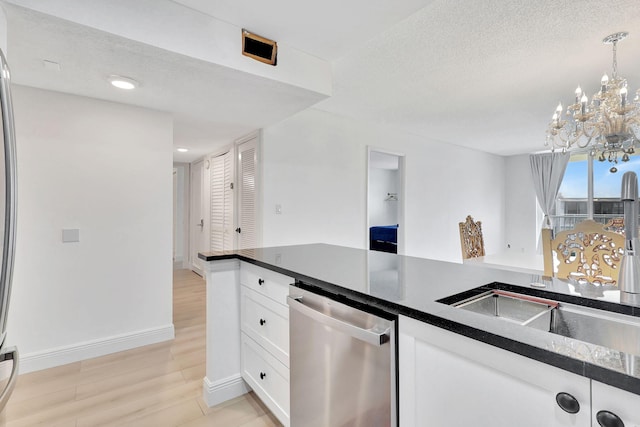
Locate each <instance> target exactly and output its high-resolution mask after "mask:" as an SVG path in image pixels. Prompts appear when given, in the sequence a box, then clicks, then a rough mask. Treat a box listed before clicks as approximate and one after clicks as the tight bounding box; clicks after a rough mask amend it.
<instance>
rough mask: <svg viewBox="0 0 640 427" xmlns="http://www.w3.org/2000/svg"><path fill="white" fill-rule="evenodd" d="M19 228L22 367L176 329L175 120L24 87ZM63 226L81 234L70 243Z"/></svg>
mask: <svg viewBox="0 0 640 427" xmlns="http://www.w3.org/2000/svg"><path fill="white" fill-rule="evenodd" d="M13 96H14V109H15V120H16V135H17V154H18V229H17V247H16V251H17V252H16V262H15V275H14V281H13V291H12V295H11V305H10V311H9V321H8V338H7V339H8V342H9V343H10V344H12V345H17V346H18V348H19V350H20V352H21V356H22V362H21V363H22V368H23V369H22V371H23V372H25V371H28V370H32V369H39V368H44V367H46V366H51V365H55V364H60V363H68V362H70V361H73V360H74V359H76V360H77V359H81V358H84V357H90V356H96V355H99V354H104V353H107V352H112V351H118V350H121V349H123V348H129V347H132V346H137V345H141V344H146V343H149V342H154V341H159V340H165V339H170V338H171V337H172V336H173V325H172V273H171V271H172V268H171V267H172V266H171V253H172V248H171V237H172V231H171V230H172V218H171V216H172V133H173V130H172V120H171V117H170V116H169V115H168V114H166V113H160V112H155V111H151V110H145V109H141V108H137V107H130V106H125V105H122V104H116V103H111V102H104V101H99V100H94V99H89V98H84V97H78V96H73V95H66V94H61V93H57V92H49V91H44V90H39V89H33V88H27V87H22V86H14V87H13ZM63 228H78V229H80V242H78V243H62V241H61V233H62V229H63Z"/></svg>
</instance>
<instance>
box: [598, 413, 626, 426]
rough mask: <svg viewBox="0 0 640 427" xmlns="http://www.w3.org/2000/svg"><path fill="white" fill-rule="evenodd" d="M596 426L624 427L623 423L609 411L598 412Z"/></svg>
mask: <svg viewBox="0 0 640 427" xmlns="http://www.w3.org/2000/svg"><path fill="white" fill-rule="evenodd" d="M596 420H598V424H600V425H601V426H602V427H624V423H623V422H622V420H621V419H620V417H619V416H617V415H616V414H614V413H613V412H609V411H600V412H598V414H597V415H596Z"/></svg>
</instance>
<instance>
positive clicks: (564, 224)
mask: <svg viewBox="0 0 640 427" xmlns="http://www.w3.org/2000/svg"><path fill="white" fill-rule="evenodd" d="M622 216H623V215H622V214H594V215H593V220H594V221H596V222H600V223H602V224H606V223H607V222H609V220H611V219H613V218H621V217H622ZM585 219H587V215H586V214H585V215H580V214H577V215H551V223H552V224H553V232H554V235H556V234H558V233H559V232H561V231H565V230H570V229H572V228H575V226H576V224H578V223H579V222H581V221H584V220H585Z"/></svg>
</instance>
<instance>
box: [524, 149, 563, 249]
mask: <svg viewBox="0 0 640 427" xmlns="http://www.w3.org/2000/svg"><path fill="white" fill-rule="evenodd" d="M529 162H530V163H531V177H532V178H533V186H534V187H535V189H536V197H537V198H538V204H539V205H540V209H542V213H544V219H543V221H542V228H553V227H552V224H551V218H550V217H549V214H550V213H551V210H552V209H553V205H554V203H555V202H556V197H558V190H559V189H560V184H561V183H562V178H563V177H564V172H565V170H566V169H567V163H569V153H541V154H532V155H530V156H529ZM540 232H542V230H541V231H540ZM538 242H540V240H539V239H538ZM538 249H540V245H538Z"/></svg>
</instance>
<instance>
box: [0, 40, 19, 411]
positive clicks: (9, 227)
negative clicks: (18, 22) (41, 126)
mask: <svg viewBox="0 0 640 427" xmlns="http://www.w3.org/2000/svg"><path fill="white" fill-rule="evenodd" d="M10 86H11V80H10V73H9V66H8V65H7V60H6V59H5V57H4V53H3V52H2V51H1V50H0V106H1V107H2V134H3V137H4V150H3V152H2V155H3V156H4V159H3V160H4V161H3V162H0V165H2V167H4V174H2V175H0V176H3V177H4V186H2V185H0V189H1V190H0V191H4V197H0V201H3V202H4V209H3V210H0V212H2V211H4V221H1V222H0V224H2V226H3V230H2V233H1V234H2V248H0V250H2V261H1V262H2V270H1V272H0V411H2V410H3V409H4V407H5V405H6V404H7V401H8V400H9V397H10V396H11V392H12V391H13V387H14V385H15V381H16V378H17V374H18V350H17V348H15V347H7V346H6V343H5V338H6V336H7V315H8V312H9V300H10V297H11V282H12V279H13V262H14V255H15V237H16V200H17V199H16V191H17V184H16V143H15V128H14V123H13V105H12V102H11V88H10Z"/></svg>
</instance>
